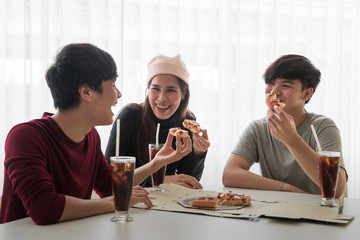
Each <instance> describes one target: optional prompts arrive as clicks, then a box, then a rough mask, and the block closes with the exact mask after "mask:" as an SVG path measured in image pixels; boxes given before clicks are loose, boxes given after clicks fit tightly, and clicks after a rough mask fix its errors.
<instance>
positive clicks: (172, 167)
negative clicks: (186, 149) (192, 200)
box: [105, 55, 210, 188]
mask: <svg viewBox="0 0 360 240" xmlns="http://www.w3.org/2000/svg"><path fill="white" fill-rule="evenodd" d="M147 79H148V82H147V90H148V94H147V96H146V97H145V101H144V102H143V103H140V104H137V103H131V104H129V105H127V106H125V107H124V108H123V109H122V110H121V111H120V113H119V115H118V117H117V118H118V119H120V121H121V124H120V125H121V129H120V136H121V138H120V151H119V152H120V155H122V156H135V157H136V167H140V166H142V165H144V164H146V163H147V162H149V153H148V144H149V143H154V142H155V135H156V126H157V123H160V132H159V143H164V142H165V140H166V136H167V134H168V132H169V129H170V128H173V127H181V128H184V127H183V126H182V122H183V121H184V120H185V119H191V120H196V118H195V116H194V114H193V113H192V112H191V111H189V110H188V104H189V99H190V91H189V73H188V71H187V69H186V65H185V63H184V62H183V61H182V60H181V56H180V55H177V56H175V57H168V56H165V55H158V56H156V57H154V58H153V59H152V60H151V61H150V62H149V64H148V78H147ZM114 122H115V123H116V121H114ZM189 135H190V138H191V139H192V142H193V151H192V152H191V153H190V154H189V155H187V156H185V157H184V158H182V159H181V160H179V161H177V162H174V163H172V164H169V165H168V166H167V168H166V176H165V180H164V182H165V183H176V184H179V185H183V186H186V187H190V188H202V186H201V184H200V183H199V181H200V178H201V176H202V173H203V170H204V162H205V157H206V153H207V149H208V148H209V146H210V142H209V139H208V135H207V131H206V129H201V133H200V134H198V133H194V134H193V133H191V132H190V131H189ZM115 137H116V124H114V125H113V128H112V130H111V133H110V138H109V142H108V145H107V148H106V152H105V156H106V159H107V160H108V161H109V159H110V156H113V155H114V153H115V142H116V141H115ZM173 144H174V145H175V142H174V143H173ZM142 186H145V187H150V186H151V179H150V178H148V179H147V180H145V181H144V182H143V184H142Z"/></svg>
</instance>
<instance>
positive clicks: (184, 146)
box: [152, 132, 192, 169]
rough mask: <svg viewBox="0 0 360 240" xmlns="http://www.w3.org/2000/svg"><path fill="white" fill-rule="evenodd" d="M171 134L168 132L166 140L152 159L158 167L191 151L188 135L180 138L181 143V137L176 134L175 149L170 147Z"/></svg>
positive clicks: (174, 160)
mask: <svg viewBox="0 0 360 240" xmlns="http://www.w3.org/2000/svg"><path fill="white" fill-rule="evenodd" d="M173 137H174V136H173V135H171V134H170V132H169V133H168V136H167V139H166V142H165V144H164V146H163V147H162V148H161V150H160V151H159V152H158V153H157V154H156V156H155V158H154V159H153V160H152V161H153V162H154V163H156V164H157V165H158V169H159V168H160V167H162V166H165V165H167V164H170V163H173V162H176V161H178V160H180V159H182V158H183V157H185V156H186V155H188V154H189V153H191V151H192V143H191V139H190V137H189V136H188V137H185V138H182V141H183V143H182V142H181V138H180V137H179V136H176V149H175V150H174V149H173V148H172V146H171V145H172V140H173Z"/></svg>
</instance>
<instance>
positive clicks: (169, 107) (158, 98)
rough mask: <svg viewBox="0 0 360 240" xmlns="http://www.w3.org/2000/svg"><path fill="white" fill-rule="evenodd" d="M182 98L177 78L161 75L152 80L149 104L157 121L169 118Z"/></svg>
mask: <svg viewBox="0 0 360 240" xmlns="http://www.w3.org/2000/svg"><path fill="white" fill-rule="evenodd" d="M182 98H183V94H182V93H181V89H180V86H179V82H178V79H177V77H175V76H173V75H169V74H161V75H157V76H155V77H154V78H153V79H152V81H151V84H150V87H149V103H150V107H151V109H152V111H153V113H154V114H155V116H156V117H157V118H158V119H162V120H165V119H168V118H170V117H171V116H172V115H173V114H174V113H175V112H176V110H177V109H178V107H179V105H180V103H181V99H182Z"/></svg>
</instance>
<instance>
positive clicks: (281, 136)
mask: <svg viewBox="0 0 360 240" xmlns="http://www.w3.org/2000/svg"><path fill="white" fill-rule="evenodd" d="M275 112H276V113H274V112H273V111H271V110H269V111H268V113H267V119H268V124H269V127H270V131H271V133H272V135H273V136H274V137H275V138H276V139H277V140H279V141H281V142H282V143H284V144H285V145H288V144H291V142H292V141H293V140H294V139H295V138H296V137H297V136H298V134H297V131H296V125H295V122H294V119H293V117H292V116H291V115H290V114H288V113H286V112H284V111H283V110H282V109H281V108H279V107H278V106H275Z"/></svg>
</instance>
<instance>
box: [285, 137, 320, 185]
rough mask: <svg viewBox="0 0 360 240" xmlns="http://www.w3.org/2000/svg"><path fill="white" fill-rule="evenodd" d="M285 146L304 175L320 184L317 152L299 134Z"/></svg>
mask: <svg viewBox="0 0 360 240" xmlns="http://www.w3.org/2000/svg"><path fill="white" fill-rule="evenodd" d="M286 146H287V147H288V149H289V151H290V152H291V154H292V155H293V157H294V158H295V160H296V161H297V162H298V164H299V165H300V167H301V168H302V170H303V171H304V172H305V173H306V175H307V176H308V177H309V178H310V179H311V180H312V181H313V182H314V183H315V184H316V185H318V186H320V179H319V170H318V164H319V163H318V154H317V153H316V152H315V151H314V150H313V149H312V148H311V147H309V145H307V144H306V143H305V141H304V140H303V139H302V138H301V137H300V136H297V137H296V138H295V139H294V140H293V141H291V143H289V144H286Z"/></svg>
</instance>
